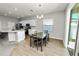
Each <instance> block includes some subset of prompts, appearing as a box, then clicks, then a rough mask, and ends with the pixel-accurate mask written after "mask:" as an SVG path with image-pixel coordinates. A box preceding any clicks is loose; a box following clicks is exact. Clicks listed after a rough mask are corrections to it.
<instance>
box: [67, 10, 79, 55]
mask: <svg viewBox="0 0 79 59" xmlns="http://www.w3.org/2000/svg"><path fill="white" fill-rule="evenodd" d="M78 19H79V13H78V11H77V10H76V9H72V11H71V17H70V25H69V37H68V51H69V54H70V55H71V56H74V55H75V51H76V43H77V36H78Z"/></svg>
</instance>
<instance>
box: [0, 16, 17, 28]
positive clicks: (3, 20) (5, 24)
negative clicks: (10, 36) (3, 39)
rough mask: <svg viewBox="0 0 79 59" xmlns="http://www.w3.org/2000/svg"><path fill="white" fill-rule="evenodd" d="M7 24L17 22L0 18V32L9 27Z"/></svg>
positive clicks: (3, 17)
mask: <svg viewBox="0 0 79 59" xmlns="http://www.w3.org/2000/svg"><path fill="white" fill-rule="evenodd" d="M9 22H12V23H16V22H18V19H15V18H9V17H5V16H0V23H1V24H0V25H1V28H0V29H1V30H3V29H5V30H7V29H8V28H9V26H8V23H9Z"/></svg>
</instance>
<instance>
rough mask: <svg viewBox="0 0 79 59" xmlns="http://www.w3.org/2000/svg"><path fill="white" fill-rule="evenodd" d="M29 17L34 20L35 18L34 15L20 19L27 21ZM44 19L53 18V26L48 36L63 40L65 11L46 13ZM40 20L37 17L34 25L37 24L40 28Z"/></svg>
mask: <svg viewBox="0 0 79 59" xmlns="http://www.w3.org/2000/svg"><path fill="white" fill-rule="evenodd" d="M29 19H30V20H31V19H35V20H36V19H37V18H36V16H35V17H28V18H23V19H22V20H23V21H25V20H26V21H27V20H29ZM44 19H52V20H53V25H54V27H53V32H52V33H50V37H52V38H57V39H61V40H63V39H64V30H65V29H64V28H65V12H64V11H62V12H55V13H51V14H47V15H44ZM42 20H43V19H42ZM23 21H22V22H23ZM40 22H41V20H39V19H37V22H36V23H37V24H36V25H37V26H39V27H40V28H42V26H41V24H40ZM41 23H42V22H41ZM40 30H41V29H40Z"/></svg>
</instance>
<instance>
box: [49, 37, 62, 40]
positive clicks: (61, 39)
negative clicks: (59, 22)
mask: <svg viewBox="0 0 79 59" xmlns="http://www.w3.org/2000/svg"><path fill="white" fill-rule="evenodd" d="M49 38H51V39H56V40H62V39H61V38H56V37H49Z"/></svg>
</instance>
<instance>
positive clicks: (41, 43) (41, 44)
mask: <svg viewBox="0 0 79 59" xmlns="http://www.w3.org/2000/svg"><path fill="white" fill-rule="evenodd" d="M42 45H43V39H41V52H42V51H43V48H42Z"/></svg>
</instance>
